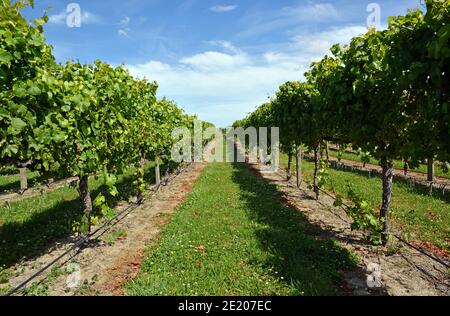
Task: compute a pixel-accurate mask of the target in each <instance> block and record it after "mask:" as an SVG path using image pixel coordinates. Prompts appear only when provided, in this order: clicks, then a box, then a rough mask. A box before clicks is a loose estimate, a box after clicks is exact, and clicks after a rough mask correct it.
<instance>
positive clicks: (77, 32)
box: [25, 0, 420, 127]
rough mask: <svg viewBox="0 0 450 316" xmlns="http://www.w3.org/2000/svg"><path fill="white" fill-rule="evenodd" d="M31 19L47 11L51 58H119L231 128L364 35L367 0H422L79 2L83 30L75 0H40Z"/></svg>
mask: <svg viewBox="0 0 450 316" xmlns="http://www.w3.org/2000/svg"><path fill="white" fill-rule="evenodd" d="M36 2H37V3H36V7H35V9H34V10H30V9H27V10H26V11H25V15H26V16H27V17H29V18H34V17H37V16H39V15H40V14H41V13H42V12H43V11H44V10H45V9H48V10H49V12H48V15H49V17H50V22H49V23H48V24H47V25H46V26H45V35H46V37H47V40H48V42H49V43H50V44H52V45H53V47H54V54H55V56H56V58H57V59H58V61H61V62H64V61H65V60H67V59H75V60H79V61H81V62H85V63H91V62H93V61H94V60H96V59H100V60H103V61H106V62H109V63H111V64H113V65H120V64H125V65H126V66H127V67H128V68H129V69H130V71H131V72H132V73H133V74H134V75H135V76H139V77H143V76H146V77H147V78H149V79H150V80H156V81H158V83H159V85H160V88H159V91H158V96H159V97H162V96H167V97H168V98H170V99H173V100H175V101H176V102H177V103H178V105H179V106H181V107H182V108H184V109H185V110H186V111H187V112H188V113H192V114H194V113H195V114H198V115H199V117H200V119H203V120H207V121H212V122H213V123H215V124H216V125H218V126H223V127H225V126H228V125H230V124H231V123H232V122H233V121H234V120H236V119H239V118H242V117H243V116H245V115H246V114H247V113H248V112H251V111H252V110H253V109H254V108H255V107H256V106H258V105H260V104H261V103H263V102H264V101H266V100H267V98H268V97H269V96H271V95H273V94H274V93H275V92H276V90H277V88H278V86H279V85H280V84H282V83H284V82H285V81H288V80H301V79H302V78H303V73H304V72H305V71H306V70H307V69H308V66H309V64H310V63H311V62H313V61H316V60H319V59H320V58H321V57H323V56H324V55H325V54H327V53H328V49H329V47H330V46H331V45H332V44H334V43H342V44H345V43H347V42H348V41H349V40H350V38H351V37H353V36H355V35H359V34H361V33H363V32H365V30H366V28H367V22H366V21H367V17H368V15H369V12H367V6H368V4H370V3H372V2H376V3H378V4H379V5H380V8H381V19H382V27H385V26H386V24H387V18H388V16H391V15H401V14H404V13H406V11H407V9H408V8H415V7H418V6H419V7H420V0H396V1H392V0H383V1H374V0H371V1H364V0H362V1H361V0H356V1H355V0H353V1H352V0H338V1H326V0H323V1H305V0H297V1H294V0H236V1H233V0H230V1H215V0H180V1H175V0H146V1H142V0H139V1H138V0H121V1H118V0H109V1H106V0H89V1H88V0H82V1H81V0H80V1H78V2H76V3H78V4H79V5H80V7H81V14H82V19H81V27H79V28H69V27H68V26H67V24H66V16H67V13H66V8H67V5H68V4H70V3H72V2H75V1H73V0H72V1H64V0H41V1H39V0H37V1H36Z"/></svg>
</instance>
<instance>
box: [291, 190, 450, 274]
mask: <svg viewBox="0 0 450 316" xmlns="http://www.w3.org/2000/svg"><path fill="white" fill-rule="evenodd" d="M297 189H299V190H300V188H297ZM318 189H319V191H320V192H322V193H323V194H325V195H327V196H328V197H330V198H332V199H333V200H335V201H336V200H337V198H336V197H335V196H333V195H332V194H331V193H329V192H327V191H325V190H323V189H321V188H318ZM341 203H342V205H341V208H343V209H344V207H347V208H349V207H350V206H349V205H347V204H345V203H344V202H341ZM339 219H340V220H342V221H343V222H345V223H346V224H348V222H347V221H345V220H343V219H342V218H340V217H339ZM392 236H394V237H395V238H396V239H397V240H398V241H400V242H402V243H404V244H405V245H407V246H408V247H410V248H412V249H414V250H416V251H418V252H420V253H421V254H423V255H425V256H427V257H428V258H430V259H432V260H434V261H435V262H437V263H439V264H441V265H443V266H444V267H445V268H447V269H450V265H449V264H447V263H445V262H444V261H443V260H441V259H439V258H437V257H435V256H432V255H430V254H429V253H427V252H426V251H424V250H422V249H420V248H419V247H416V246H414V245H412V244H411V243H409V242H407V241H406V240H404V239H403V238H401V237H400V236H398V235H396V234H392Z"/></svg>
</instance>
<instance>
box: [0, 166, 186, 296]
mask: <svg viewBox="0 0 450 316" xmlns="http://www.w3.org/2000/svg"><path fill="white" fill-rule="evenodd" d="M190 165H191V164H188V166H186V167H185V168H184V169H183V168H180V167H178V168H177V170H176V171H175V176H172V178H170V176H169V177H168V178H166V179H165V181H164V183H165V185H167V184H168V183H170V182H171V181H173V180H174V179H175V178H177V176H178V175H180V174H181V173H182V172H183V170H186V169H187V168H188V167H189V166H190ZM162 182H163V181H162ZM162 182H161V183H160V184H159V185H158V186H156V187H155V188H154V193H153V195H152V196H154V195H156V193H158V191H159V190H160V188H161V186H162ZM150 190H152V189H150ZM145 201H146V199H142V200H141V201H139V202H138V203H133V204H131V205H129V206H128V207H126V208H125V209H124V210H122V211H120V212H119V213H118V214H116V215H114V217H113V218H111V219H109V220H108V221H106V222H105V223H103V224H102V225H101V226H100V227H99V228H98V229H96V230H95V231H94V232H93V233H90V234H87V235H85V236H83V237H82V238H81V239H79V240H78V241H77V242H75V243H74V244H73V245H72V246H71V247H70V248H69V249H68V250H66V251H65V252H64V253H62V254H61V255H59V256H58V257H56V258H55V259H53V260H52V261H50V262H49V263H48V264H46V265H45V266H44V267H43V268H41V269H40V270H39V271H37V272H35V273H33V275H31V276H30V277H29V278H27V279H26V280H25V281H23V282H21V283H20V284H19V285H17V286H16V287H14V288H13V289H12V290H10V291H9V292H8V293H6V294H5V295H3V296H12V295H14V294H16V293H17V292H19V291H20V290H21V289H23V288H24V287H25V286H26V285H27V284H28V283H30V282H31V281H32V280H34V279H36V278H37V277H38V276H40V275H41V274H42V273H44V272H45V271H47V270H48V269H49V268H50V267H52V266H53V265H54V264H55V263H57V262H58V261H60V260H61V259H62V258H64V257H65V256H67V255H68V254H69V253H70V252H72V251H74V250H75V249H77V248H79V247H81V246H82V245H83V244H85V243H86V242H88V241H89V240H90V239H91V238H92V237H93V236H94V235H96V234H97V233H98V232H100V231H101V230H102V229H104V228H106V227H108V226H110V225H111V224H112V222H113V221H115V220H116V219H117V218H119V217H121V216H122V215H124V214H125V213H126V212H128V211H129V213H131V212H133V211H134V210H135V209H137V207H138V206H139V205H142V203H143V202H145ZM117 223H119V221H118V222H116V223H115V224H114V225H117ZM114 225H112V226H114Z"/></svg>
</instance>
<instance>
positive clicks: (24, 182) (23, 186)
mask: <svg viewBox="0 0 450 316" xmlns="http://www.w3.org/2000/svg"><path fill="white" fill-rule="evenodd" d="M19 172H20V191H25V190H27V189H28V179H27V168H19Z"/></svg>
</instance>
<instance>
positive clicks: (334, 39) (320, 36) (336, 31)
mask: <svg viewBox="0 0 450 316" xmlns="http://www.w3.org/2000/svg"><path fill="white" fill-rule="evenodd" d="M366 32H367V28H366V27H363V26H347V27H344V28H331V29H330V30H328V31H324V32H319V33H313V34H310V33H309V34H302V35H297V36H295V37H294V38H293V43H294V45H295V46H296V47H297V48H298V49H299V50H301V51H302V52H304V53H308V54H313V55H317V56H323V55H325V54H327V53H329V49H330V47H331V46H333V45H334V44H341V45H343V44H347V43H349V42H350V40H351V39H352V38H353V37H355V36H358V35H362V34H365V33H366Z"/></svg>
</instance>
